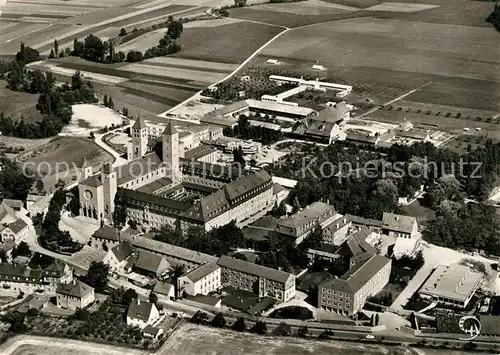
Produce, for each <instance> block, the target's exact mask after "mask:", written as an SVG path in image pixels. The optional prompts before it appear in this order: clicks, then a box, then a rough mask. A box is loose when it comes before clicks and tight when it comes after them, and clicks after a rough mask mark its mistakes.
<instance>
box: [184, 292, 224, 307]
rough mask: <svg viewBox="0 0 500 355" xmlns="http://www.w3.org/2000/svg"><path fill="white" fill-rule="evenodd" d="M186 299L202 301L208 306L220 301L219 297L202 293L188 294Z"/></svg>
mask: <svg viewBox="0 0 500 355" xmlns="http://www.w3.org/2000/svg"><path fill="white" fill-rule="evenodd" d="M187 299H188V300H189V301H193V302H198V303H203V304H206V305H209V306H216V305H217V304H218V303H219V302H220V299H218V298H217V297H212V296H205V295H202V294H198V295H196V296H188V297H187Z"/></svg>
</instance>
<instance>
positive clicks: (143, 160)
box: [116, 152, 163, 186]
mask: <svg viewBox="0 0 500 355" xmlns="http://www.w3.org/2000/svg"><path fill="white" fill-rule="evenodd" d="M162 163H163V162H162V161H161V159H160V158H159V157H158V155H157V154H156V153H155V152H151V153H148V154H146V155H144V156H143V157H139V158H136V159H134V160H131V161H129V162H128V163H127V164H124V165H120V166H119V167H117V168H116V175H117V177H118V178H117V184H118V186H122V185H123V184H126V183H127V182H129V181H131V180H135V179H137V177H139V176H144V175H146V174H148V173H151V172H153V171H155V170H158V169H159V168H160V166H161V165H162Z"/></svg>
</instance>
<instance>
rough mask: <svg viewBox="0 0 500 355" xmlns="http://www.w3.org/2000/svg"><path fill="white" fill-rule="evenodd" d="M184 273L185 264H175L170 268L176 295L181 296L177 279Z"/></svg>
mask: <svg viewBox="0 0 500 355" xmlns="http://www.w3.org/2000/svg"><path fill="white" fill-rule="evenodd" d="M183 274H184V266H183V265H180V264H178V265H174V266H172V267H171V269H170V278H171V279H172V283H173V285H174V289H175V297H179V289H178V286H177V280H178V279H179V277H181V276H182V275H183Z"/></svg>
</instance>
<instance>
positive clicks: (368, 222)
mask: <svg viewBox="0 0 500 355" xmlns="http://www.w3.org/2000/svg"><path fill="white" fill-rule="evenodd" d="M345 216H346V217H347V219H348V220H349V221H351V222H352V223H354V224H359V225H364V226H368V227H382V221H380V220H377V219H369V218H363V217H359V216H354V215H352V214H346V215H345Z"/></svg>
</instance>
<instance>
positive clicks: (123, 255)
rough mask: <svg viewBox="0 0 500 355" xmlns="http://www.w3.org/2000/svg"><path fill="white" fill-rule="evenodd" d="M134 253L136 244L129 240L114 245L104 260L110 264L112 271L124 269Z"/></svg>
mask: <svg viewBox="0 0 500 355" xmlns="http://www.w3.org/2000/svg"><path fill="white" fill-rule="evenodd" d="M133 254H134V246H133V245H132V244H131V243H130V242H129V241H127V240H125V241H123V242H121V243H120V244H118V245H116V246H114V247H113V248H111V249H110V250H108V253H107V254H106V256H105V257H104V259H103V260H102V261H103V263H105V264H108V265H109V268H110V270H111V271H119V270H122V269H123V268H124V267H125V265H126V264H127V260H128V259H129V258H130V257H131V256H132V255H133Z"/></svg>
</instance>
